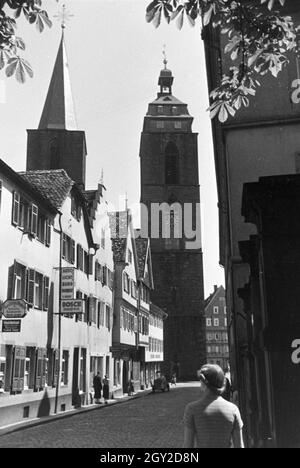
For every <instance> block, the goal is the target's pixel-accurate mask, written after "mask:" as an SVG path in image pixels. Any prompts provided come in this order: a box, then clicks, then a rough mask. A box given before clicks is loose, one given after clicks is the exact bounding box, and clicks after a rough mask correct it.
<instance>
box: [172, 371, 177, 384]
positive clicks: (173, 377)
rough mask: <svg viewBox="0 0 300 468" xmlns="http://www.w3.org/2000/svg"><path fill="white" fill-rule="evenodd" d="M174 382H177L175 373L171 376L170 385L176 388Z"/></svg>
mask: <svg viewBox="0 0 300 468" xmlns="http://www.w3.org/2000/svg"><path fill="white" fill-rule="evenodd" d="M176 382H177V377H176V372H174V373H173V375H172V379H171V384H172V385H175V387H176Z"/></svg>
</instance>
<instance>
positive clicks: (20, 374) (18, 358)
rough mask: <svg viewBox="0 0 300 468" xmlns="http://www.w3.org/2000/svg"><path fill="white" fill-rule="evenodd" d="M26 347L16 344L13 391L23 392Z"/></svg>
mask: <svg viewBox="0 0 300 468" xmlns="http://www.w3.org/2000/svg"><path fill="white" fill-rule="evenodd" d="M25 359H26V348H25V347H23V346H16V347H15V349H14V360H13V369H12V370H13V372H12V385H11V391H12V392H22V390H23V388H24V375H25Z"/></svg>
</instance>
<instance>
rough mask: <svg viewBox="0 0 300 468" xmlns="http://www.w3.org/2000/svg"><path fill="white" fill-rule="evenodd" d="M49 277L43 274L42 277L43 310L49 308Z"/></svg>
mask: <svg viewBox="0 0 300 468" xmlns="http://www.w3.org/2000/svg"><path fill="white" fill-rule="evenodd" d="M49 282H50V280H49V278H48V277H47V276H44V278H43V283H44V287H43V310H48V308H49Z"/></svg>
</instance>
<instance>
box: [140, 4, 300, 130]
mask: <svg viewBox="0 0 300 468" xmlns="http://www.w3.org/2000/svg"><path fill="white" fill-rule="evenodd" d="M285 3H286V0H252V1H246V0H153V1H152V2H151V3H150V4H149V5H148V7H147V11H146V20H147V22H152V23H153V24H154V26H155V27H158V26H159V25H160V23H161V20H162V18H163V17H164V18H165V19H166V21H167V22H168V23H169V22H170V21H173V20H175V22H176V24H177V27H178V28H179V29H181V28H182V26H183V24H184V20H185V19H187V20H188V22H189V23H190V24H191V25H192V26H194V25H195V24H196V22H197V20H199V21H200V23H201V28H202V29H203V28H205V27H206V26H208V25H211V26H212V27H214V28H218V30H219V31H220V34H222V35H226V46H225V50H224V53H225V54H228V57H229V62H230V65H231V66H230V67H229V71H228V72H227V74H224V75H223V77H222V79H221V82H220V85H219V86H218V87H217V88H216V89H214V90H213V91H212V92H211V94H210V98H211V105H210V107H209V111H210V116H211V118H214V117H216V116H218V118H219V120H220V122H225V121H226V120H227V118H228V117H229V115H231V116H234V115H235V113H236V112H237V111H238V110H239V109H240V108H241V107H243V106H245V107H248V106H249V103H250V100H249V98H250V97H251V96H254V95H255V94H256V91H257V87H258V86H260V77H262V76H264V75H267V74H271V75H272V76H274V77H277V76H278V74H279V73H280V72H281V71H282V70H283V68H284V67H285V66H286V65H287V63H288V55H289V53H290V52H295V53H297V54H299V50H298V41H297V33H298V31H299V26H298V27H296V25H295V24H294V22H293V20H292V18H291V17H290V16H286V15H282V14H281V10H282V7H284V5H285ZM275 8H276V9H275Z"/></svg>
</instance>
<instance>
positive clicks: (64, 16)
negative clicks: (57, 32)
mask: <svg viewBox="0 0 300 468" xmlns="http://www.w3.org/2000/svg"><path fill="white" fill-rule="evenodd" d="M73 17H74V15H72V14H71V13H70V12H69V11H68V10H67V7H66V5H65V4H63V6H62V10H61V11H59V12H58V14H57V15H54V18H57V19H58V21H61V29H62V32H64V29H66V22H67V21H69V19H70V18H73Z"/></svg>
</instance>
